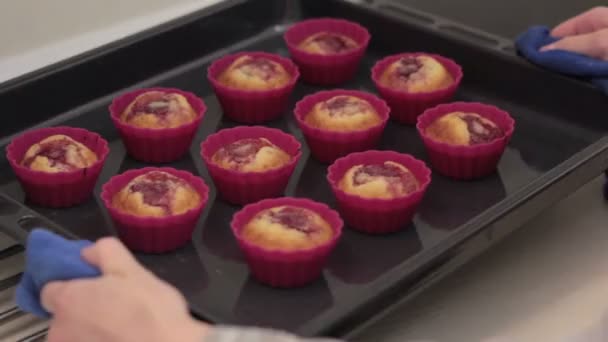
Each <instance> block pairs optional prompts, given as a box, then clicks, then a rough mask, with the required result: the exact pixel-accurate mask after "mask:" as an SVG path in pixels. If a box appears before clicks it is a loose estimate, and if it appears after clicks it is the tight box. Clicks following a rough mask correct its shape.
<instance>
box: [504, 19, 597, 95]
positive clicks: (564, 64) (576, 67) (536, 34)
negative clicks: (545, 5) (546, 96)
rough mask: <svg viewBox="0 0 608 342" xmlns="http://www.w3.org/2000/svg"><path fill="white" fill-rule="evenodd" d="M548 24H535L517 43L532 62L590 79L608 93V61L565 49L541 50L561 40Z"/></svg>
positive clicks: (566, 73)
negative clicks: (554, 34) (553, 33)
mask: <svg viewBox="0 0 608 342" xmlns="http://www.w3.org/2000/svg"><path fill="white" fill-rule="evenodd" d="M550 32H551V31H550V29H549V28H548V27H546V26H533V27H531V28H529V29H528V30H527V31H526V32H524V33H523V34H521V35H520V36H519V37H518V38H517V40H516V42H515V45H516V46H517V49H518V50H519V52H520V53H521V54H522V55H523V56H524V57H525V58H527V59H528V60H530V61H531V62H532V63H534V64H537V65H539V66H542V67H545V68H547V69H549V70H551V71H555V72H558V73H562V74H565V75H569V76H576V77H582V78H586V79H589V80H590V81H592V82H593V83H594V84H595V85H596V86H598V87H599V88H600V89H602V90H603V91H604V92H605V93H606V94H608V62H606V61H602V60H599V59H595V58H592V57H588V56H585V55H581V54H578V53H574V52H568V51H564V50H552V51H545V52H541V51H539V49H540V48H541V47H543V46H545V45H547V44H551V43H553V42H556V41H557V40H559V39H558V38H555V37H552V36H551V34H550Z"/></svg>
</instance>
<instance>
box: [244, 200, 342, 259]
mask: <svg viewBox="0 0 608 342" xmlns="http://www.w3.org/2000/svg"><path fill="white" fill-rule="evenodd" d="M333 235H334V232H333V230H332V228H331V225H330V224H329V223H328V222H327V221H325V220H324V219H323V218H322V217H321V216H320V215H319V214H317V213H315V212H314V211H312V210H309V209H306V208H301V207H295V206H279V207H273V208H269V209H265V210H263V211H261V212H260V213H258V214H257V215H256V216H255V217H254V218H252V219H251V220H250V221H249V222H248V223H247V224H245V226H244V227H243V230H242V231H241V236H242V238H243V239H245V240H246V241H248V242H249V243H251V244H254V245H256V246H259V247H261V248H264V249H268V250H287V251H295V250H303V249H311V248H314V247H317V246H319V245H322V244H324V243H327V242H328V241H329V240H331V238H332V237H333Z"/></svg>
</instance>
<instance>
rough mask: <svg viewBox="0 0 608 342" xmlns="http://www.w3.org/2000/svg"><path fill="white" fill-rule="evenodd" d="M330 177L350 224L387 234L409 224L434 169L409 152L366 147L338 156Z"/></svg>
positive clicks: (330, 183)
mask: <svg viewBox="0 0 608 342" xmlns="http://www.w3.org/2000/svg"><path fill="white" fill-rule="evenodd" d="M327 180H328V182H329V185H330V187H331V190H332V192H333V193H334V195H335V197H336V202H337V204H338V208H339V212H340V215H341V216H342V218H344V221H346V223H347V224H348V225H349V226H350V227H351V228H353V229H355V230H358V231H361V232H364V233H369V234H386V233H392V232H396V231H399V230H402V229H405V228H407V227H408V226H409V223H410V222H411V221H412V219H413V218H414V215H415V214H416V211H417V209H418V205H419V204H420V202H421V201H422V198H423V197H424V194H425V192H426V189H427V188H428V186H429V184H430V182H431V170H430V169H429V168H428V167H426V165H425V164H424V162H422V161H420V160H417V159H415V158H414V157H412V156H411V155H409V154H403V153H397V152H395V151H365V152H357V153H351V154H349V155H347V156H346V157H342V158H340V159H338V160H336V161H335V162H334V163H333V164H332V165H331V166H330V167H329V168H328V170H327Z"/></svg>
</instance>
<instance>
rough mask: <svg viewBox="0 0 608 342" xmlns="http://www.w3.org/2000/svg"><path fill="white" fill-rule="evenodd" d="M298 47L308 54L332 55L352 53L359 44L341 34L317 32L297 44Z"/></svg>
mask: <svg viewBox="0 0 608 342" xmlns="http://www.w3.org/2000/svg"><path fill="white" fill-rule="evenodd" d="M298 47H299V48H300V49H301V50H303V51H306V52H309V53H314V54H319V55H333V54H339V53H344V52H348V51H352V50H354V49H356V48H357V47H359V44H358V43H357V42H356V41H355V40H354V39H352V38H350V37H348V36H346V35H343V34H339V33H335V32H319V33H315V34H312V35H311V36H310V37H308V38H306V39H304V40H303V41H302V42H301V43H300V44H298Z"/></svg>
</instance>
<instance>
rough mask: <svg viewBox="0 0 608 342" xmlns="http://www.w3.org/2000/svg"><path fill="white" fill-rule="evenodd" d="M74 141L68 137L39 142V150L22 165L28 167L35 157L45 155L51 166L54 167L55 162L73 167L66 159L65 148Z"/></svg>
mask: <svg viewBox="0 0 608 342" xmlns="http://www.w3.org/2000/svg"><path fill="white" fill-rule="evenodd" d="M70 145H74V143H73V142H72V141H70V140H68V139H61V140H53V141H49V142H45V143H43V144H40V150H39V151H38V153H36V155H34V156H33V157H30V158H27V159H26V160H25V161H24V162H23V165H24V166H26V167H29V166H30V165H31V164H32V162H33V161H34V159H36V157H38V156H40V157H46V158H47V159H48V160H49V161H50V165H51V167H55V166H56V165H57V164H63V165H66V166H70V167H73V165H71V164H69V163H68V161H67V157H66V153H67V148H68V146H70Z"/></svg>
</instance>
